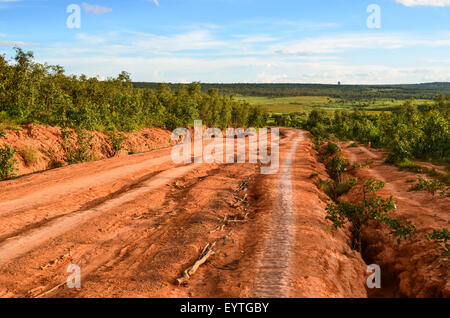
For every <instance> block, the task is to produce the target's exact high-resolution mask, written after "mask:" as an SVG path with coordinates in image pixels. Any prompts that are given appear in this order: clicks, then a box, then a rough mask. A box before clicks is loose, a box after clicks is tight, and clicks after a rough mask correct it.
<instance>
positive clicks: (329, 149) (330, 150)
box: [327, 142, 341, 155]
mask: <svg viewBox="0 0 450 318" xmlns="http://www.w3.org/2000/svg"><path fill="white" fill-rule="evenodd" d="M337 152H341V148H340V147H339V146H338V145H336V144H335V143H333V142H329V143H328V144H327V153H329V154H331V155H334V154H335V153H337Z"/></svg>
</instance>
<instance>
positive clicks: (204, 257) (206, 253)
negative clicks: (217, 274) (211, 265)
mask: <svg viewBox="0 0 450 318" xmlns="http://www.w3.org/2000/svg"><path fill="white" fill-rule="evenodd" d="M215 245H216V242H214V243H213V244H210V243H208V244H207V245H206V246H205V248H204V249H203V251H202V253H201V254H200V257H199V259H198V260H197V261H196V262H195V263H194V265H192V266H191V267H189V268H188V269H186V270H185V271H184V272H183V276H182V277H180V278H178V279H177V281H178V284H179V285H181V284H183V283H184V282H186V281H187V280H188V279H189V278H190V277H191V276H192V275H194V274H195V272H196V271H197V269H198V268H199V267H200V266H201V265H202V264H204V263H205V262H206V261H207V260H208V258H209V257H210V256H211V255H214V251H213V248H214V246H215Z"/></svg>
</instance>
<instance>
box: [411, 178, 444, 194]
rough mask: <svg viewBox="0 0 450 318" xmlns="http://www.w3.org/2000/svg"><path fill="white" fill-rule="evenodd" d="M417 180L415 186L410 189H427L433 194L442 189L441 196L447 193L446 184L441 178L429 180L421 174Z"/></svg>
mask: <svg viewBox="0 0 450 318" xmlns="http://www.w3.org/2000/svg"><path fill="white" fill-rule="evenodd" d="M417 181H418V183H417V184H416V185H415V186H412V187H410V188H409V190H408V191H420V190H425V191H427V192H429V193H431V194H432V195H433V196H435V195H436V193H437V192H438V191H441V196H445V195H446V186H445V184H444V183H442V182H440V181H439V180H427V179H424V178H422V177H421V176H419V177H418V179H417Z"/></svg>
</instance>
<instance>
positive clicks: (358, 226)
mask: <svg viewBox="0 0 450 318" xmlns="http://www.w3.org/2000/svg"><path fill="white" fill-rule="evenodd" d="M361 184H362V189H363V198H362V200H361V201H359V202H357V203H351V202H347V201H339V202H338V203H337V204H336V203H330V204H329V205H328V206H327V208H326V211H327V216H326V219H328V220H330V221H331V222H332V223H333V225H334V227H335V228H343V227H345V225H346V224H347V223H350V224H351V226H352V234H353V248H354V249H355V250H357V251H359V252H361V250H362V240H363V237H362V231H363V228H364V227H367V226H368V225H369V221H375V222H378V223H381V224H385V225H387V226H388V227H389V229H390V230H391V232H390V233H391V234H392V235H393V236H394V237H395V238H396V239H397V242H398V244H400V242H401V240H402V239H405V240H406V239H410V238H411V237H413V236H414V235H415V234H416V228H415V226H414V225H413V224H411V222H409V221H406V220H400V219H398V218H393V217H391V216H389V215H388V213H389V212H390V211H393V210H396V209H397V206H396V203H395V199H394V198H393V197H392V196H391V197H389V198H387V199H383V198H381V197H380V196H376V192H377V191H378V190H379V189H381V188H383V187H384V185H385V183H384V182H383V181H376V180H374V179H369V180H362V181H361Z"/></svg>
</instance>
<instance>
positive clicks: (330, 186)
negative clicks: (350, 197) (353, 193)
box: [316, 178, 358, 201]
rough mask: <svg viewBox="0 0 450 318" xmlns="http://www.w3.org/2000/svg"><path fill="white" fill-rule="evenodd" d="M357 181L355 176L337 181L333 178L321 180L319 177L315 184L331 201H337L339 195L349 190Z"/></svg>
mask: <svg viewBox="0 0 450 318" xmlns="http://www.w3.org/2000/svg"><path fill="white" fill-rule="evenodd" d="M357 182H358V179H357V178H347V179H346V180H345V181H343V182H337V181H334V180H322V179H320V178H319V180H318V181H317V182H316V185H317V187H318V188H319V189H321V190H322V191H323V192H325V194H326V195H328V196H329V197H330V198H331V199H332V200H333V201H337V200H338V199H339V197H340V196H342V195H344V194H346V193H347V192H349V191H350V190H351V189H352V188H353V187H354V186H355V185H356V183H357Z"/></svg>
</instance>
